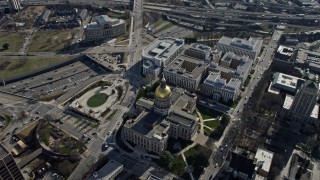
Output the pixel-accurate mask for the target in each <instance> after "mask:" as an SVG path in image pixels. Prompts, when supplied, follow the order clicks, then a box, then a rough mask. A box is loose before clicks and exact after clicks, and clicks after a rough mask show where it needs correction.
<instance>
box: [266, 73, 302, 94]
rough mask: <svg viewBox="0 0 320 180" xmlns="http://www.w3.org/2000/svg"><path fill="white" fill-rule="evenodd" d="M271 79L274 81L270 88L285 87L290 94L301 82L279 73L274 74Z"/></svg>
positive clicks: (293, 77) (296, 78)
mask: <svg viewBox="0 0 320 180" xmlns="http://www.w3.org/2000/svg"><path fill="white" fill-rule="evenodd" d="M273 78H274V79H273V81H272V87H275V88H281V86H282V87H287V88H285V89H286V90H290V91H292V92H295V89H296V87H297V85H298V81H299V80H302V79H301V78H298V77H295V76H290V75H288V74H283V73H279V72H277V73H274V75H273Z"/></svg>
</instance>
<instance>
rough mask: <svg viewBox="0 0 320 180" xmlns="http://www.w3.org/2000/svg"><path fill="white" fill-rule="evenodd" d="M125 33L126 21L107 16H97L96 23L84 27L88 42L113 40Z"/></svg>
mask: <svg viewBox="0 0 320 180" xmlns="http://www.w3.org/2000/svg"><path fill="white" fill-rule="evenodd" d="M125 33H126V23H125V21H124V20H122V19H113V18H110V17H108V16H107V15H100V16H96V17H95V22H92V23H90V24H88V25H86V26H85V27H84V34H85V38H86V40H103V39H112V38H115V37H118V36H121V35H124V34H125Z"/></svg>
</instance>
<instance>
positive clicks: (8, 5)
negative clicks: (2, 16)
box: [0, 0, 22, 13]
mask: <svg viewBox="0 0 320 180" xmlns="http://www.w3.org/2000/svg"><path fill="white" fill-rule="evenodd" d="M21 8H22V7H21V5H20V0H0V12H1V13H4V12H5V10H6V9H7V10H9V11H10V12H14V11H19V10H21Z"/></svg>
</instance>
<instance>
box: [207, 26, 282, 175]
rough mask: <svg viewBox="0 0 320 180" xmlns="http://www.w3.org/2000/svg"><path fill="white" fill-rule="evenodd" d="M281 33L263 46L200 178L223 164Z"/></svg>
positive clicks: (213, 171)
mask: <svg viewBox="0 0 320 180" xmlns="http://www.w3.org/2000/svg"><path fill="white" fill-rule="evenodd" d="M282 33H283V31H278V30H275V31H274V33H273V35H272V38H271V40H270V42H269V44H268V45H267V46H265V48H264V50H263V52H262V54H261V57H260V59H261V61H257V62H256V66H255V69H256V70H255V73H254V74H253V75H252V77H253V78H252V79H251V82H250V83H249V85H248V87H247V88H246V90H245V91H244V92H243V95H242V97H244V98H242V99H241V100H240V102H239V103H238V105H237V107H236V108H235V109H234V111H233V112H232V113H231V114H230V116H231V121H230V123H229V125H228V126H227V128H226V129H225V131H224V134H223V135H222V137H221V138H220V140H219V141H217V142H216V143H215V145H216V147H218V149H219V150H218V151H217V152H215V153H214V154H213V157H212V159H211V163H210V165H209V166H208V167H207V168H206V169H205V173H204V174H203V175H202V177H201V179H203V180H208V179H209V178H210V177H215V176H216V175H217V173H218V172H219V170H220V167H221V166H222V165H223V164H224V161H225V158H226V156H227V154H228V152H229V150H230V148H231V147H232V146H233V144H234V142H236V139H237V136H238V133H239V130H240V129H239V128H240V123H241V122H240V118H241V112H242V111H243V109H244V106H245V104H246V103H247V102H248V100H249V97H251V94H252V92H253V90H254V88H256V86H257V84H258V82H259V81H260V80H261V77H262V74H263V73H264V72H265V70H266V69H268V68H269V66H270V64H271V62H272V60H273V55H274V52H275V51H276V48H277V44H278V41H279V40H280V37H281V34H282ZM246 97H247V98H246Z"/></svg>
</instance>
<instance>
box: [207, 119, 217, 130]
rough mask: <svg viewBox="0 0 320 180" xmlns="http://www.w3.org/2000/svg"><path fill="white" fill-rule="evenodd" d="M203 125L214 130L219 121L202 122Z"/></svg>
mask: <svg viewBox="0 0 320 180" xmlns="http://www.w3.org/2000/svg"><path fill="white" fill-rule="evenodd" d="M203 123H204V125H206V126H208V127H210V128H213V129H214V128H216V127H217V126H218V125H219V124H220V121H219V120H212V121H204V122H203Z"/></svg>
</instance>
